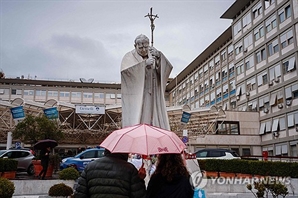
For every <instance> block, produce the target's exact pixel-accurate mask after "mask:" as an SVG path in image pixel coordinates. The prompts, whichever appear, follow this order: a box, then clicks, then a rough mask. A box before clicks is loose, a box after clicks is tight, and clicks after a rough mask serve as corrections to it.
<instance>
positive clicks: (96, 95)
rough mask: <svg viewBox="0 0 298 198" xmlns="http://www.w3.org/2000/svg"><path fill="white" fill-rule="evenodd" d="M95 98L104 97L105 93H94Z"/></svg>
mask: <svg viewBox="0 0 298 198" xmlns="http://www.w3.org/2000/svg"><path fill="white" fill-rule="evenodd" d="M118 95H119V94H118ZM120 95H121V94H120ZM94 98H104V93H94Z"/></svg>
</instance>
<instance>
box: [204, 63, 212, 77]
mask: <svg viewBox="0 0 298 198" xmlns="http://www.w3.org/2000/svg"><path fill="white" fill-rule="evenodd" d="M211 63H213V62H211V61H210V63H209V65H210V67H211V66H212V64H211ZM207 72H208V65H205V66H204V74H207Z"/></svg>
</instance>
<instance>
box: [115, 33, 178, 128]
mask: <svg viewBox="0 0 298 198" xmlns="http://www.w3.org/2000/svg"><path fill="white" fill-rule="evenodd" d="M134 46H135V49H134V50H132V51H130V52H128V53H127V54H125V56H124V57H123V59H122V63H121V97H122V127H126V126H132V125H135V124H143V123H146V124H150V125H153V126H157V127H160V128H163V129H167V130H170V126H169V120H168V114H167V110H166V105H165V95H164V94H165V88H166V83H167V80H168V78H169V75H170V73H171V71H172V68H173V67H172V65H171V64H170V62H169V61H168V60H167V59H166V57H165V56H164V55H163V54H162V53H161V52H160V51H158V50H156V49H155V48H154V47H150V46H149V39H148V37H146V36H145V35H142V34H141V35H139V36H137V38H136V39H135V44H134Z"/></svg>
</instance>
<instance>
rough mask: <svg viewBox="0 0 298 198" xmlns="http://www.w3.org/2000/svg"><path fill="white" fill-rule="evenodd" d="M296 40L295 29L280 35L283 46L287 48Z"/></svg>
mask: <svg viewBox="0 0 298 198" xmlns="http://www.w3.org/2000/svg"><path fill="white" fill-rule="evenodd" d="M293 42H294V39H293V30H292V29H290V30H287V31H285V32H284V33H283V34H281V35H280V43H281V48H282V49H283V48H285V47H287V46H289V45H290V44H292V43H293Z"/></svg>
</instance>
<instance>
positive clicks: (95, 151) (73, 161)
mask: <svg viewBox="0 0 298 198" xmlns="http://www.w3.org/2000/svg"><path fill="white" fill-rule="evenodd" d="M104 150H105V149H104V148H91V149H87V150H85V151H83V152H81V153H79V154H77V155H76V156H74V157H67V158H64V159H62V162H61V163H60V170H63V169H65V168H67V167H74V168H75V169H77V170H78V171H79V172H82V171H83V170H84V168H85V167H86V166H87V164H89V163H90V162H92V161H94V160H96V159H98V158H101V157H103V156H104Z"/></svg>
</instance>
